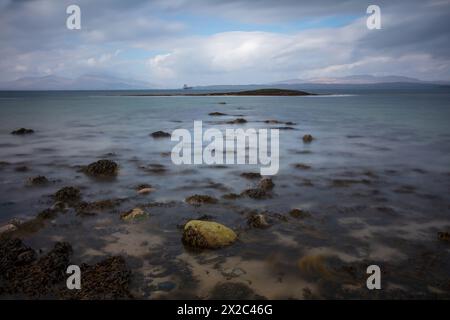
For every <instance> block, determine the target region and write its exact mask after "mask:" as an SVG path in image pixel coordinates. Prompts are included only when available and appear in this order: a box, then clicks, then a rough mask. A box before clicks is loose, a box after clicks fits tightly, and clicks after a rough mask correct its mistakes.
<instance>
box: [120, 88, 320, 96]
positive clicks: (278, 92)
mask: <svg viewBox="0 0 450 320" xmlns="http://www.w3.org/2000/svg"><path fill="white" fill-rule="evenodd" d="M314 95H317V94H315V93H309V92H305V91H300V90H287V89H257V90H245V91H234V92H203V93H137V94H127V95H126V96H314Z"/></svg>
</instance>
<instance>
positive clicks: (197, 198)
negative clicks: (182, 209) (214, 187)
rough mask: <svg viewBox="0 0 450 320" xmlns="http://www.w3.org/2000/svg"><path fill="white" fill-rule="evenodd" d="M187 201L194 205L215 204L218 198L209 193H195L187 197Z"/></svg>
mask: <svg viewBox="0 0 450 320" xmlns="http://www.w3.org/2000/svg"><path fill="white" fill-rule="evenodd" d="M185 201H186V202H187V203H189V204H192V205H194V206H199V205H202V204H214V203H217V199H216V198H213V197H211V196H207V195H200V194H195V195H193V196H190V197H187V198H186V200H185Z"/></svg>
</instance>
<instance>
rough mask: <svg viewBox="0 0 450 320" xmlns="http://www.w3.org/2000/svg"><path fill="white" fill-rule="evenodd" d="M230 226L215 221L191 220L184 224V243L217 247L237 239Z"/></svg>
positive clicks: (194, 246) (198, 246)
mask: <svg viewBox="0 0 450 320" xmlns="http://www.w3.org/2000/svg"><path fill="white" fill-rule="evenodd" d="M236 239H237V235H236V233H235V232H234V231H233V230H231V229H230V228H228V227H226V226H224V225H223V224H220V223H217V222H213V221H203V220H191V221H189V222H188V223H186V225H185V226H184V231H183V238H182V240H183V243H184V244H185V245H188V246H190V247H193V248H202V249H206V248H207V249H217V248H220V247H224V246H228V245H230V244H232V243H233V242H234V241H236Z"/></svg>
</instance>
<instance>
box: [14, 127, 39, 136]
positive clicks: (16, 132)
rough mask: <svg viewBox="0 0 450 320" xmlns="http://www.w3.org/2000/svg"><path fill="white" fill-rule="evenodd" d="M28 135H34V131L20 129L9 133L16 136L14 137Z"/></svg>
mask: <svg viewBox="0 0 450 320" xmlns="http://www.w3.org/2000/svg"><path fill="white" fill-rule="evenodd" d="M30 133H34V130H33V129H26V128H20V129H16V130H13V131H12V132H11V134H16V135H23V134H30Z"/></svg>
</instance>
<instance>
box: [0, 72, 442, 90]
mask: <svg viewBox="0 0 450 320" xmlns="http://www.w3.org/2000/svg"><path fill="white" fill-rule="evenodd" d="M434 86H445V87H448V86H450V81H423V80H419V79H415V78H409V77H402V76H394V75H392V76H382V77H378V76H371V75H353V76H347V77H322V78H311V79H290V80H283V81H277V82H273V83H266V84H248V85H210V86H195V87H193V88H192V89H193V90H219V91H221V90H254V89H258V88H274V87H276V88H280V89H283V88H284V89H295V90H302V89H305V90H321V89H324V90H328V89H331V88H337V89H342V90H344V89H355V88H358V89H361V88H364V89H369V88H372V89H391V88H392V89H395V88H397V89H398V88H401V89H408V88H409V89H411V88H420V87H434ZM149 89H162V88H161V86H156V85H154V84H151V83H148V82H144V81H138V80H132V79H123V78H118V77H114V76H110V75H98V74H85V75H82V76H79V77H78V78H75V79H70V78H65V77H59V76H54V75H49V76H44V77H26V78H20V79H17V80H14V81H9V82H0V90H149Z"/></svg>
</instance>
